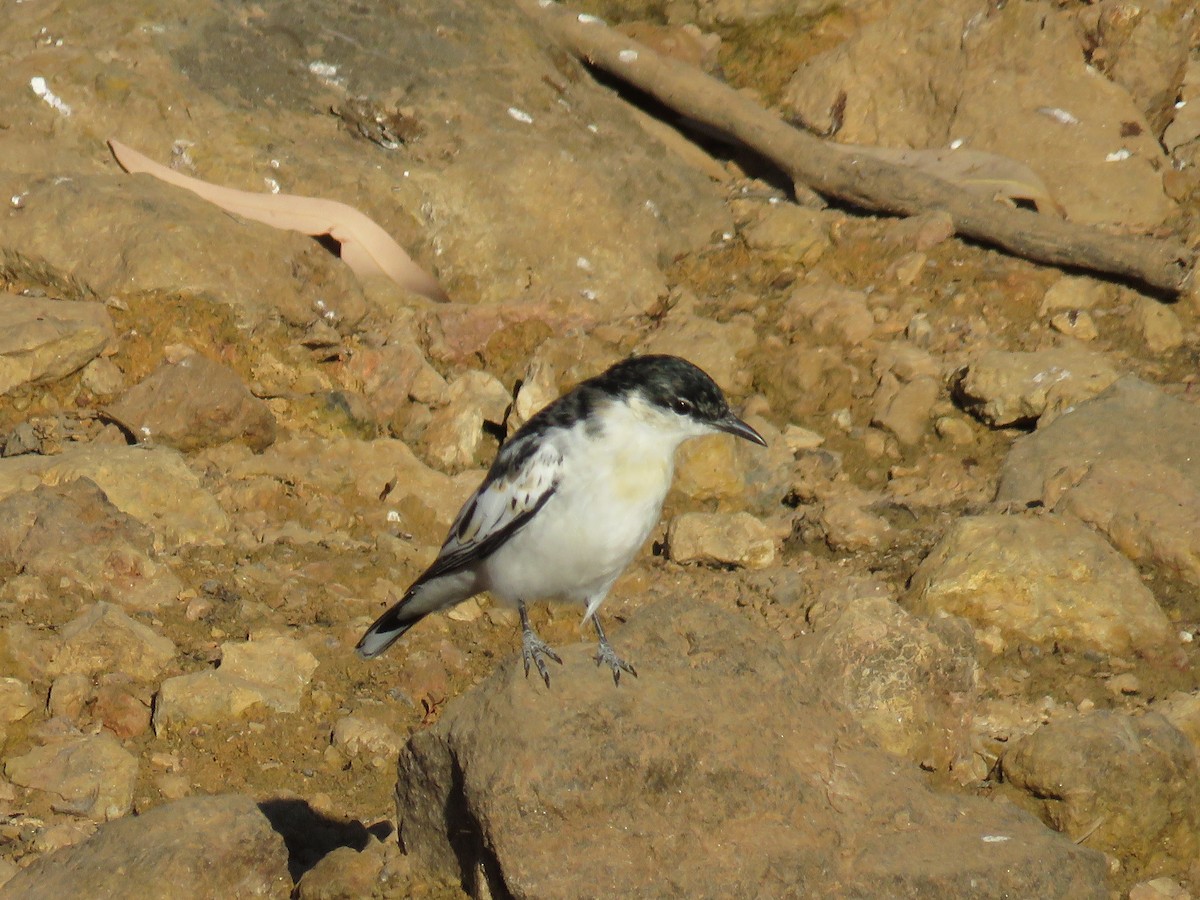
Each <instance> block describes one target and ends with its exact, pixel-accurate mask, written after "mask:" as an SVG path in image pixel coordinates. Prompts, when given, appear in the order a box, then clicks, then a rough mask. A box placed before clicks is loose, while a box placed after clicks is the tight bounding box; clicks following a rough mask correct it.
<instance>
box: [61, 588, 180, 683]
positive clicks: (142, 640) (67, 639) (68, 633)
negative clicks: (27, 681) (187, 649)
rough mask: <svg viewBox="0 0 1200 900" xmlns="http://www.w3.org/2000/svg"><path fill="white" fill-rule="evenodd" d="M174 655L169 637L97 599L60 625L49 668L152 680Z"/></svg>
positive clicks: (62, 672) (69, 672)
mask: <svg viewBox="0 0 1200 900" xmlns="http://www.w3.org/2000/svg"><path fill="white" fill-rule="evenodd" d="M174 658H175V644H174V643H173V642H172V641H171V639H170V638H168V637H164V636H163V635H161V634H159V633H158V632H157V631H155V630H154V629H153V628H151V627H150V626H148V625H143V624H142V623H141V622H138V621H135V620H134V619H131V618H130V617H129V616H128V615H126V614H125V613H124V612H123V611H122V610H121V608H120V607H118V606H113V605H112V604H111V603H97V604H95V605H94V606H92V607H90V608H89V609H87V610H86V611H84V612H83V613H81V614H80V615H79V616H78V617H76V618H74V619H72V620H71V621H70V622H68V623H67V624H66V625H64V626H63V627H62V630H61V631H60V632H59V646H58V652H57V653H56V654H55V656H54V659H53V661H52V662H51V663H50V672H51V673H52V674H54V675H63V674H81V675H98V674H101V673H104V672H124V673H125V674H126V675H129V676H131V677H132V678H136V679H139V680H141V681H151V680H153V679H154V678H156V677H158V675H159V674H161V672H162V670H163V669H164V668H166V666H167V664H168V663H169V662H171V661H172V660H173V659H174Z"/></svg>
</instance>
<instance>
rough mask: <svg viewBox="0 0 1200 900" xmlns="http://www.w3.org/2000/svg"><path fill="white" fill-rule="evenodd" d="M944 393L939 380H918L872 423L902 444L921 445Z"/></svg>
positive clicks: (889, 402)
mask: <svg viewBox="0 0 1200 900" xmlns="http://www.w3.org/2000/svg"><path fill="white" fill-rule="evenodd" d="M941 392H942V384H941V382H940V381H939V380H938V379H936V378H931V377H929V376H922V377H919V378H916V379H914V380H913V381H910V382H908V383H907V384H903V385H901V386H900V387H899V389H898V390H897V391H896V392H895V394H893V395H892V396H891V397H890V398H889V399H888V400H887V402H886V403H885V404H883V405H882V408H881V409H879V410H878V411H877V412H876V413H875V415H874V417H873V418H872V423H873V424H875V425H878V426H879V427H880V428H883V429H885V430H886V431H889V432H891V433H892V434H894V435H895V436H896V440H898V441H899V442H900V443H901V444H904V445H906V446H910V447H911V446H913V445H915V444H918V443H920V442H921V439H922V438H923V437H924V436H925V435H926V433H928V431H929V424H930V419H931V417H932V413H933V407H934V404H935V403H936V402H937V399H938V396H939V395H940V394H941Z"/></svg>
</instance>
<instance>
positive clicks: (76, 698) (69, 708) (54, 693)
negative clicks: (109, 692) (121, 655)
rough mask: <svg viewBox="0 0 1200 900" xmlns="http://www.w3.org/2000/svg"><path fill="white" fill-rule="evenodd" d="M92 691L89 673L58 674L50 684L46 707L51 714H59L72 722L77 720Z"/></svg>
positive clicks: (93, 688)
mask: <svg viewBox="0 0 1200 900" xmlns="http://www.w3.org/2000/svg"><path fill="white" fill-rule="evenodd" d="M94 691H95V687H94V685H93V684H92V677H91V676H90V675H84V674H83V673H82V672H68V673H67V674H66V675H59V676H58V677H57V678H55V679H54V683H53V684H52V685H50V698H49V700H48V701H47V703H46V709H47V711H48V712H49V713H50V715H51V716H60V717H62V718H64V719H67V720H69V721H72V722H75V721H78V720H79V717H80V716H82V715H83V709H84V707H85V706H86V705H87V703H88V701H89V700H91V699H92V695H93V693H94Z"/></svg>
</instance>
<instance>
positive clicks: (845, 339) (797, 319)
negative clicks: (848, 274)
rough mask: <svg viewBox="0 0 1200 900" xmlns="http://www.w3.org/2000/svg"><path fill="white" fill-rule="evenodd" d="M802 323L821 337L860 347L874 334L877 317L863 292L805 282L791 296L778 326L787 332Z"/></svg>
mask: <svg viewBox="0 0 1200 900" xmlns="http://www.w3.org/2000/svg"><path fill="white" fill-rule="evenodd" d="M802 326H807V327H808V328H811V329H812V331H813V332H814V333H815V334H816V335H817V336H818V337H822V338H826V339H828V340H834V341H837V342H839V343H841V344H844V345H845V346H847V347H858V346H860V345H861V344H863V343H864V342H865V341H867V340H868V339H869V338H870V337H871V335H873V334H874V333H875V316H873V315H872V314H871V310H870V309H869V308H868V307H867V295H866V294H865V293H863V292H862V291H851V290H847V289H846V288H840V287H835V286H832V285H810V284H802V285H800V286H798V287H796V288H795V289H793V290H792V293H791V294H790V295H789V296H788V299H787V303H786V304H785V305H784V308H783V314H782V315H781V316H780V319H779V327H780V329H781V330H782V331H783V332H784V333H785V334H787V333H792V332H795V331H797V330H798V329H800V328H801V327H802Z"/></svg>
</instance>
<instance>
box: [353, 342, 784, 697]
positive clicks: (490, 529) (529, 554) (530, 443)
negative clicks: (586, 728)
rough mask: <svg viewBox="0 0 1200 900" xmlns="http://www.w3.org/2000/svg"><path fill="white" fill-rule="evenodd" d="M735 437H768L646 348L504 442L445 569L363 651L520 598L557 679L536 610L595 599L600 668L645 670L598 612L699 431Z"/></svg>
mask: <svg viewBox="0 0 1200 900" xmlns="http://www.w3.org/2000/svg"><path fill="white" fill-rule="evenodd" d="M718 432H725V433H727V434H732V435H735V436H736V437H739V438H743V439H745V440H747V441H751V442H753V443H755V444H760V445H762V446H764V447H765V446H766V441H765V440H763V438H762V436H761V435H760V434H759V433H758V432H757V431H755V430H754V429H753V428H752V427H750V426H749V425H747V424H746V423H745V422H743V421H742V420H741V419H739V418H738V417H737V416H736V415H734V413H733V412H732V411H731V410H730V408H729V402H728V401H727V400H726V398H725V395H724V393H722V391H721V389H720V388H719V387H717V385H716V383H715V382H714V381H713V379H712V378H711V377H709V375H708V374H707V373H705V372H704V371H703V370H702V369H700V368H699V367H698V366H696V365H694V364H693V363H690V362H688V361H687V360H685V359H682V358H680V357H678V356H667V355H644V356H633V357H630V358H627V359H625V360H622V361H621V362H618V363H616V364H615V365H613V366H611V367H610V368H608V369H607V370H605V371H604V372H602V373H601V374H599V375H596V376H594V377H592V378H589V379H587V380H586V381H583V382H581V383H579V384H578V385H577V386H576V387H574V388H573V389H572V390H570V391H568V392H567V393H566V394H563V395H562V396H561V397H559V398H558V399H557V400H554V401H553V402H551V403H550V404H549V405H548V406H546V407H544V408H543V409H542V410H541V411H539V412H538V413H537V414H535V415H534V416H533V417H532V418H530V419H529V420H528V421H527V422H526V423H525V424H524V425H523V426H522V427H521V428H520V429H519V430H517V432H516V433H515V434H513V435H512V436H511V437H510V438H509V439H508V440H507V441H505V442H504V443H503V445H502V446H501V447H500V450H499V451H498V453H497V454H496V458H495V460H494V462H493V463H492V466H491V468H490V469H489V470H488V472H487V474H486V475H485V476H484V479H483V482H482V483H481V484H480V485H479V487H478V488H477V489H476V491H475V493H474V494H472V495H471V497H470V499H468V500H467V502H466V503H465V504H464V505H463V507H462V509H461V510H460V511H459V513H458V515H457V517H456V518H455V519H454V523H453V524H452V525H451V526H450V532H449V534H448V535H447V536H446V540H445V542H444V543H443V544H442V547H441V550H440V551H439V552H438V555H437V557H436V558H435V559H434V561H433V563H432V564H431V565H430V566H429V568H428V569H426V570H425V571H424V572H423V573H422V574H421V575H420V577H418V578H417V580H416V581H414V582H413V583H412V586H411V587H409V589H408V590H407V591H406V592H405V594H404V596H403V597H402V598H401V599H400V600H399V601H398V602H396V603H395V604H394V605H393V606H392V607H391V608H389V609H388V610H387V611H386V612H385V613H383V615H381V616H380V617H379V618H378V619H377V620H376V621H375V623H374V624H372V625H371V627H370V628H368V629H367V631H366V633H365V634H364V635H363V636H362V639H361V640H359V642H358V645H357V647H356V650H357V651H358V654H359V655H360V656H361V657H363V658H364V659H373V658H375V657H377V656H379V655H380V654H381V653H383V652H384V651H385V650H386V649H387V648H388V647H390V646H391V645H392V644H393V643H395V642H396V641H397V640H398V639H399V638H400V637H401V636H402V635H403V634H404V633H405V632H407V631H408V630H409V629H410V628H412V627H413V626H414V625H415V624H416V623H417V622H419V621H420V620H421V619H423V618H424V617H425V616H427V615H429V614H430V613H433V612H437V611H439V610H444V609H448V608H450V607H452V606H454V605H455V604H458V603H461V602H463V601H464V600H467V599H469V598H470V597H473V596H475V595H476V594H478V593H481V592H483V591H488V592H489V593H490V594H491V595H492V596H493V597H494V598H496V599H498V600H500V601H501V602H505V603H508V604H510V605H515V606H516V607H517V612H518V614H519V616H520V621H521V656H522V660H523V662H524V667H525V677H526V678H528V677H529V669H530V666H531V664H532V665H533V666H535V667H536V668H537V671H538V674H539V675H541V677H542V680H543V681H545V683H546V687H547V688H549V687H550V673H549V670H548V669H547V666H546V662H545V660H546V659H551V660H554V661H555V662H557V663H559V664H560V665H561V664H562V659H561V658H560V657H559V656H558V654H557V653H555V651H554V650H553V649H552V648H551V647H550V646H549V645H548V644H547V643H546V642H545V641H543V640H542V639H541V638H540V637H539V636H538V635H537V633H536V632H535V631H534V630H533V628H532V626H531V625H530V624H529V612H528V609H527V604H528V603H530V602H533V601H539V600H563V601H567V602H575V603H579V604H583V606H584V609H585V611H584V614H583V623H584V624H586V623H587V621H588V620H589V619H590V620H591V623H592V626H593V627H594V628H595V631H596V637H597V639H598V641H599V643H598V647H597V651H596V655H595V656H594V657H593V658H594V659H595V661H596V665H597V666H600V665H606V666H608V667H609V668H610V669H611V671H612V675H613V682H614V683H615V684H617V685H619V684H620V681H621V672H623V671H624V672H628V673H629V674H630V675H633V676H635V677H636V676H637V671H636V670H635V669H634V667H633V666H632V665H630V664H629V663H628V662H626V661H625V660H623V659H622V658H621V657H620V656H618V655H617V653H616V652H615V651H614V650H613V648H612V645H611V644H610V643H609V642H608V638H607V636H606V635H605V633H604V628H603V626H601V624H600V619H599V616H598V610H599V608H600V604H601V603H603V602H604V599H605V597H606V596H607V595H608V593H609V590H610V589H611V588H612V586H613V583H614V582H615V581H616V580H617V578H618V577H619V576H620V574H621V573H622V572H623V571H624V570H625V569H626V567H628V565H629V563H630V562H631V561H632V560H633V557H634V555H635V554H636V553H637V552H638V550H639V549H641V547H642V546H643V545H644V544H645V542H646V540H647V539H648V538H649V537H650V533H651V531H653V529H654V527H655V525H657V523H658V521H659V519H660V517H661V515H662V507H663V501H664V500H665V499H666V496H667V492H668V491H669V490H670V487H671V482H672V479H673V477H674V469H675V450H676V448H678V447H679V445H680V444H682V443H683V442H684V441H686V440H688V439H689V438H693V437H699V436H701V435H705V434H714V433H718Z"/></svg>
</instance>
